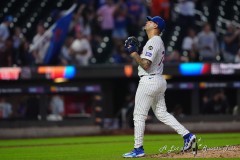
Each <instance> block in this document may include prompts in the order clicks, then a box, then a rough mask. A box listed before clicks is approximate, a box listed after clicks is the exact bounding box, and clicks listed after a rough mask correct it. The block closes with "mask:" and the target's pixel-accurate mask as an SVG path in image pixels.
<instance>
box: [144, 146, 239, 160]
mask: <svg viewBox="0 0 240 160" xmlns="http://www.w3.org/2000/svg"><path fill="white" fill-rule="evenodd" d="M145 157H146V158H193V157H194V155H193V153H192V152H191V151H188V152H184V153H182V152H178V153H176V152H172V153H162V154H154V155H146V156H145ZM195 157H196V158H240V145H236V146H223V147H212V148H211V147H209V148H207V147H206V148H203V149H201V150H198V153H197V155H196V156H195Z"/></svg>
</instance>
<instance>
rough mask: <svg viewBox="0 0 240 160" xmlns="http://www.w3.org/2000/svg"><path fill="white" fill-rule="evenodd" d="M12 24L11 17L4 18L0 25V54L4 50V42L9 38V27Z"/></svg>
mask: <svg viewBox="0 0 240 160" xmlns="http://www.w3.org/2000/svg"><path fill="white" fill-rule="evenodd" d="M12 22H13V17H12V16H10V15H9V16H6V17H5V18H4V20H3V22H2V23H1V24H0V52H1V51H2V50H4V45H5V41H6V40H7V39H8V38H9V37H10V36H11V35H10V31H9V26H10V24H11V23H12Z"/></svg>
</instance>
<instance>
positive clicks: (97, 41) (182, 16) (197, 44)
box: [0, 0, 240, 66]
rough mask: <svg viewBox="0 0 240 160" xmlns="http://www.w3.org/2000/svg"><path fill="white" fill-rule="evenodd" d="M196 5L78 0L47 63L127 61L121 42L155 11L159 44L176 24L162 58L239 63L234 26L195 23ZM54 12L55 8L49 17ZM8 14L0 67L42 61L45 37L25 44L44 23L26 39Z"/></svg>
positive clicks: (166, 0) (239, 40) (0, 28)
mask: <svg viewBox="0 0 240 160" xmlns="http://www.w3.org/2000/svg"><path fill="white" fill-rule="evenodd" d="M199 4H200V3H199V1H197V0H179V1H176V2H172V1H170V0H148V1H145V0H144V1H143V0H89V1H84V0H78V7H77V9H76V11H75V12H74V16H73V19H72V22H71V25H70V28H69V34H68V36H67V38H66V39H65V43H64V45H63V46H62V48H61V53H59V54H58V57H56V60H57V61H56V64H50V65H76V66H78V65H90V64H95V63H117V64H121V63H133V61H132V59H131V58H130V57H129V55H128V54H127V53H126V52H125V50H124V46H123V44H124V41H125V39H126V38H127V37H128V36H136V37H138V38H139V40H140V41H141V42H144V41H145V40H146V37H145V34H144V32H143V30H142V27H143V26H144V25H145V21H146V16H147V15H151V16H156V15H159V16H161V17H163V18H164V19H165V20H166V23H167V28H166V31H165V33H163V40H164V41H165V45H168V43H167V40H168V37H167V36H165V35H164V34H166V35H169V33H168V32H171V31H170V30H168V29H169V28H168V26H171V25H173V26H174V25H178V26H180V27H181V31H180V44H181V46H180V48H177V47H176V48H173V50H172V51H168V50H167V47H168V46H165V47H166V50H167V54H166V58H165V62H166V63H179V62H198V61H201V62H227V63H238V62H240V49H239V46H240V29H239V28H237V27H236V26H235V25H233V24H232V23H228V24H227V25H226V26H227V28H226V32H225V33H224V34H223V35H219V34H217V33H216V31H215V26H212V23H208V22H204V23H202V24H201V26H199V25H198V26H197V24H196V20H195V17H196V16H195V9H196V5H199ZM175 8H177V9H178V13H177V15H174V14H173V11H174V10H175ZM52 12H53V13H54V10H53V11H52ZM52 15H54V14H52ZM60 15H61V13H58V14H57V16H56V15H55V17H52V18H53V19H56V17H59V16H60ZM13 18H14V17H12V16H11V15H6V16H5V17H4V19H2V20H1V25H0V66H29V65H43V59H44V56H45V54H46V50H47V49H48V47H49V44H48V43H47V42H48V41H49V38H45V40H44V41H42V42H41V43H40V44H38V46H37V47H35V48H34V49H31V46H32V45H34V44H35V43H37V41H38V40H39V39H41V37H43V36H44V33H45V32H46V31H47V28H45V26H44V22H43V21H39V23H38V25H37V27H36V33H34V36H33V37H32V38H31V39H29V38H26V37H25V35H24V34H23V32H22V28H20V27H18V26H14V27H12V28H11V29H10V27H9V26H10V24H11V23H13ZM229 22H231V20H229ZM142 44H144V43H142ZM142 47H143V46H142Z"/></svg>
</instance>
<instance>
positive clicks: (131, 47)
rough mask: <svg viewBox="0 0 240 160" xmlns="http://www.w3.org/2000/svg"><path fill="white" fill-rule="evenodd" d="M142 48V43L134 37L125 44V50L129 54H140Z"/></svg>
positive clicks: (129, 38)
mask: <svg viewBox="0 0 240 160" xmlns="http://www.w3.org/2000/svg"><path fill="white" fill-rule="evenodd" d="M140 46H141V44H140V42H139V41H138V40H137V38H136V37H134V36H131V37H128V39H127V40H126V41H125V44H124V47H125V50H126V51H127V52H128V53H129V54H131V53H133V52H138V51H139V48H140Z"/></svg>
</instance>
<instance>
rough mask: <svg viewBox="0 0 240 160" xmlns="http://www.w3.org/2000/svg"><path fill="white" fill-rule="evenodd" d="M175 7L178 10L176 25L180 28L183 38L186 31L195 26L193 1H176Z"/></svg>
mask: <svg viewBox="0 0 240 160" xmlns="http://www.w3.org/2000/svg"><path fill="white" fill-rule="evenodd" d="M177 7H178V9H179V17H178V24H179V25H180V26H181V29H182V32H183V36H185V35H186V33H187V29H188V28H194V26H195V1H194V0H178V4H177Z"/></svg>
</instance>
